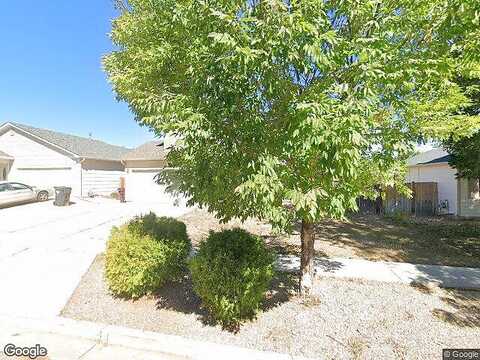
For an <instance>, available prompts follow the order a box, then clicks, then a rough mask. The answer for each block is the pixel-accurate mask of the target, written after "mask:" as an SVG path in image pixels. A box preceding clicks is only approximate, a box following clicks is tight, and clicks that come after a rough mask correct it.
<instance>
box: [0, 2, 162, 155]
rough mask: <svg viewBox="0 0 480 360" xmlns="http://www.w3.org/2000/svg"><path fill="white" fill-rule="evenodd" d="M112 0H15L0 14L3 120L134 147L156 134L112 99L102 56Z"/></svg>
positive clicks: (113, 14) (112, 11) (106, 47)
mask: <svg viewBox="0 0 480 360" xmlns="http://www.w3.org/2000/svg"><path fill="white" fill-rule="evenodd" d="M117 15H118V14H117V12H116V10H115V9H114V7H113V2H112V0H83V1H78V2H76V1H65V0H48V1H41V2H38V1H33V0H16V1H11V2H9V5H8V7H5V8H4V11H2V12H1V13H0V46H1V47H0V49H1V50H0V123H2V122H4V121H15V122H21V123H25V124H29V125H32V126H37V127H43V128H48V129H52V130H57V131H61V132H67V133H71V134H75V135H80V136H88V135H89V133H92V135H93V137H94V138H96V139H100V140H104V141H107V142H110V143H112V144H119V145H125V146H129V147H134V146H137V145H140V144H141V143H143V142H145V141H147V140H149V139H151V138H153V134H152V133H149V132H148V131H147V130H146V129H145V128H141V127H140V126H139V125H138V124H137V123H136V122H135V120H134V117H133V115H132V114H131V113H130V112H129V110H128V107H127V105H126V104H124V103H119V102H117V101H116V100H115V96H114V94H113V92H112V90H111V87H110V85H109V84H108V82H107V81H106V75H105V73H104V72H103V71H102V67H101V57H102V55H103V54H105V53H108V52H109V51H110V50H111V49H112V45H111V42H110V40H109V38H108V36H107V34H108V32H109V31H110V26H111V20H112V19H113V18H114V17H116V16H117Z"/></svg>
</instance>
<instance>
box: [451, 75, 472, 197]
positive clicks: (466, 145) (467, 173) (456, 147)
mask: <svg viewBox="0 0 480 360" xmlns="http://www.w3.org/2000/svg"><path fill="white" fill-rule="evenodd" d="M455 81H456V82H457V83H458V85H459V86H460V87H461V88H462V89H463V91H464V92H465V94H466V95H467V96H468V98H469V104H468V105H467V106H465V107H464V108H462V109H461V110H460V111H461V112H462V113H465V114H468V115H470V116H479V115H480V74H478V77H472V74H470V77H466V76H465V75H459V76H457V78H456V80H455ZM453 135H454V134H452V135H451V136H450V137H449V138H448V139H447V140H445V141H444V142H443V146H444V148H445V149H446V150H447V151H448V152H449V153H450V155H451V156H450V161H449V164H450V166H452V167H453V168H455V169H457V177H459V178H467V179H474V180H476V184H475V186H474V191H475V192H477V193H478V192H479V191H480V131H479V132H477V133H475V134H473V135H472V136H469V137H463V138H460V139H458V138H455V137H454V136H453Z"/></svg>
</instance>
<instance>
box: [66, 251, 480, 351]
mask: <svg viewBox="0 0 480 360" xmlns="http://www.w3.org/2000/svg"><path fill="white" fill-rule="evenodd" d="M103 265H104V260H103V257H98V258H97V259H96V261H95V262H94V263H93V265H92V267H91V268H90V270H89V272H88V273H87V274H86V275H85V276H84V278H83V280H82V282H81V283H80V285H79V287H78V288H77V289H76V291H75V293H74V294H73V296H72V298H71V299H70V301H69V303H68V304H67V305H66V307H65V309H64V311H63V315H64V316H67V317H72V318H75V319H81V320H90V321H97V322H102V323H106V324H115V325H121V326H129V327H133V328H139V329H145V330H151V331H159V332H162V333H168V334H176V335H181V336H184V337H187V338H193V339H199V340H206V341H214V342H218V343H229V344H235V345H240V346H245V347H251V348H256V349H263V350H271V351H277V352H282V353H290V354H295V355H304V356H308V357H312V358H322V359H440V358H441V356H442V355H441V354H442V349H443V348H475V347H476V348H478V347H480V292H460V291H456V292H453V291H445V290H441V289H436V288H434V289H425V288H422V287H419V288H414V287H411V286H407V285H400V284H389V283H381V282H365V281H358V280H355V281H352V280H340V279H333V278H329V279H319V280H318V281H317V282H316V283H315V294H316V295H315V297H313V298H309V299H307V300H303V299H301V298H299V297H296V296H292V295H291V292H292V291H293V290H294V289H293V287H294V285H293V282H292V281H286V282H285V283H284V284H283V285H285V287H282V283H276V284H275V285H274V286H273V287H272V288H273V289H274V290H273V291H272V294H271V296H272V297H271V299H270V301H268V302H267V304H266V306H265V309H264V311H262V312H261V313H260V314H259V315H258V317H257V319H255V320H253V321H249V322H246V323H245V324H244V325H243V326H242V327H241V328H240V331H239V332H238V333H231V332H228V331H225V330H222V329H221V328H220V327H219V326H215V325H212V324H209V323H208V321H207V318H206V317H205V313H204V312H203V311H202V310H201V309H200V308H199V300H198V298H196V296H195V295H194V294H192V291H191V286H190V285H189V282H188V280H186V281H185V283H184V284H183V285H166V287H165V288H164V289H163V290H162V291H161V292H159V294H157V295H156V296H151V297H148V298H142V299H140V300H137V301H125V300H120V299H115V298H113V297H112V296H111V295H109V294H108V291H107V289H106V286H105V283H104V280H103Z"/></svg>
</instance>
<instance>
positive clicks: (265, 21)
mask: <svg viewBox="0 0 480 360" xmlns="http://www.w3.org/2000/svg"><path fill="white" fill-rule="evenodd" d="M478 7H479V6H478V1H477V0H467V1H465V0H453V1H446V0H430V1H418V0H390V1H379V0H361V1H360V0H247V1H243V0H242V1H240V0H211V1H207V0H203V1H198V0H181V1H178V0H129V1H128V3H123V5H122V9H123V11H122V14H121V15H120V16H119V17H118V18H117V19H116V20H115V21H114V23H113V30H112V34H111V36H112V40H113V42H114V44H115V45H116V46H117V47H118V49H117V50H116V51H113V52H112V53H111V54H109V55H108V56H106V58H105V59H104V65H105V68H106V71H107V73H108V75H109V79H110V81H111V83H112V85H113V88H114V90H115V92H116V94H117V96H118V98H119V99H121V100H123V101H126V102H127V103H128V104H129V106H130V108H131V110H132V111H133V113H134V114H135V115H136V117H137V121H138V122H139V123H141V124H143V125H146V126H148V127H150V128H152V129H153V130H155V131H156V132H157V133H158V134H163V133H170V134H175V135H177V136H179V137H180V138H181V141H180V142H179V143H178V144H177V146H176V147H175V148H174V150H172V151H171V152H170V153H169V154H168V162H169V164H170V166H172V167H175V168H177V169H178V170H177V171H175V172H168V173H164V174H165V175H164V180H165V181H167V182H171V181H175V183H176V185H177V186H178V189H179V190H180V191H181V192H182V193H184V194H186V195H187V196H188V197H189V198H190V199H191V201H192V202H194V203H197V204H200V205H204V206H207V207H208V209H209V210H210V211H212V212H215V214H216V215H217V216H218V217H219V218H221V219H222V220H228V219H230V218H232V217H240V218H242V219H245V218H247V217H249V216H255V217H258V218H261V219H265V220H268V221H270V222H271V223H272V224H274V225H276V226H277V227H279V228H282V229H289V228H291V226H292V224H294V223H295V222H297V221H298V222H299V223H300V224H301V240H302V256H301V272H302V274H301V281H300V284H301V290H302V291H303V293H305V294H308V293H309V291H310V289H311V286H312V273H313V261H312V260H313V253H314V224H315V223H316V222H317V221H318V220H321V219H325V218H342V217H344V216H345V214H346V212H347V211H349V210H353V209H355V207H356V203H355V199H356V198H357V197H358V196H361V195H362V196H374V195H375V190H374V189H375V187H374V185H378V184H381V185H393V184H395V183H397V184H399V185H401V183H402V182H403V176H404V163H405V159H406V158H407V156H408V155H409V154H410V153H411V151H412V149H413V146H414V144H415V142H416V141H417V140H418V139H421V138H442V137H444V136H446V134H449V133H451V132H452V131H455V133H456V134H459V135H462V134H467V133H469V132H470V131H471V130H472V129H474V128H475V127H476V126H477V124H478V119H475V118H473V117H467V116H465V115H464V114H462V113H459V112H458V109H459V108H461V107H462V106H465V104H466V102H468V98H467V97H465V95H464V93H463V91H462V89H461V88H460V87H459V86H458V85H457V84H456V83H455V82H453V81H451V79H452V76H453V74H454V71H455V69H456V68H457V67H458V66H459V64H462V66H470V67H474V66H476V64H477V61H478V57H479V56H478V54H477V53H478V49H479V46H478V38H477V37H476V35H478V23H479V11H478V10H479V9H478ZM475 32H477V34H475ZM453 47H456V48H457V49H460V50H461V51H460V53H461V54H462V56H456V57H455V56H451V53H452V48H453Z"/></svg>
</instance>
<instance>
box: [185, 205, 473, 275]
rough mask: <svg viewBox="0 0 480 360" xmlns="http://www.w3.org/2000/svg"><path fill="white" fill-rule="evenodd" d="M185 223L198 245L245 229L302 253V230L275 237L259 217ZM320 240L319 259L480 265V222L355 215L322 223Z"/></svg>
mask: <svg viewBox="0 0 480 360" xmlns="http://www.w3.org/2000/svg"><path fill="white" fill-rule="evenodd" d="M180 220H182V221H184V222H185V223H186V224H187V227H188V232H189V235H190V237H191V238H192V239H193V241H194V243H198V242H199V241H200V240H201V239H202V238H205V237H206V236H207V235H208V232H209V231H210V230H219V229H224V228H231V227H235V226H240V227H243V228H245V229H246V230H248V231H250V232H253V233H255V234H258V235H261V236H263V237H264V238H265V240H266V242H267V243H268V244H269V245H270V246H271V247H272V248H274V249H275V250H276V251H277V252H279V253H284V254H295V255H299V254H300V236H299V233H298V231H297V232H295V233H293V234H292V235H290V236H287V235H280V236H273V235H272V233H271V227H270V226H269V225H267V224H265V223H262V222H260V221H256V220H255V219H249V220H248V221H247V222H246V223H244V224H242V223H241V222H240V221H231V222H229V223H228V224H220V223H219V222H218V221H217V220H216V219H215V217H214V216H213V215H211V214H209V213H208V212H206V211H204V210H196V211H193V212H191V213H189V214H187V215H185V216H183V217H181V218H180ZM316 239H317V241H316V243H315V250H316V253H317V256H324V257H342V258H359V259H366V260H372V261H397V262H410V263H416V264H438V265H451V266H469V267H480V256H479V255H478V254H480V223H479V222H474V221H456V220H452V219H446V218H435V219H413V220H408V219H389V218H384V217H378V216H373V215H368V216H367V215H366V216H352V217H351V218H350V219H349V220H348V221H344V222H342V221H323V222H320V223H318V224H317V226H316Z"/></svg>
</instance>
